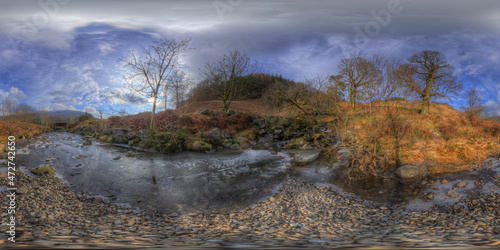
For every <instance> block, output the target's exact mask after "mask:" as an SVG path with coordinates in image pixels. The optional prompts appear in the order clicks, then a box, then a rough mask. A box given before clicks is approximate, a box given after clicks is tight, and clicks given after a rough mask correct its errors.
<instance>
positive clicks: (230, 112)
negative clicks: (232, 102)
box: [226, 109, 235, 116]
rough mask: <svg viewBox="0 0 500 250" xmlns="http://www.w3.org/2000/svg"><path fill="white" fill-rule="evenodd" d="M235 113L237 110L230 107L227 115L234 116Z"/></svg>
mask: <svg viewBox="0 0 500 250" xmlns="http://www.w3.org/2000/svg"><path fill="white" fill-rule="evenodd" d="M234 114H235V112H234V110H232V109H229V110H228V111H227V112H226V115H227V116H232V115H234Z"/></svg>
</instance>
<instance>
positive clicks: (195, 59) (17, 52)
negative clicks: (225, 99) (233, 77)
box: [0, 0, 500, 116]
mask: <svg viewBox="0 0 500 250" xmlns="http://www.w3.org/2000/svg"><path fill="white" fill-rule="evenodd" d="M162 36H163V37H167V38H174V39H191V41H190V43H189V47H190V48H192V49H191V50H189V51H187V52H186V53H185V54H184V55H183V56H182V58H181V62H182V65H181V68H182V70H185V71H186V72H189V75H190V76H191V78H192V79H193V80H194V81H195V82H196V81H199V80H201V76H200V73H199V71H200V68H203V66H204V64H205V63H206V62H209V61H213V60H215V59H217V58H219V57H220V56H222V55H223V54H226V53H227V52H228V51H229V50H233V49H239V50H243V51H245V52H246V53H247V54H248V55H250V56H251V57H252V58H254V59H256V60H258V61H259V62H261V63H262V65H263V66H262V71H263V72H265V73H274V74H281V75H283V76H284V77H286V78H290V79H293V80H296V81H303V80H305V79H306V78H311V77H314V76H316V75H318V74H319V75H327V76H329V75H335V74H337V65H338V63H339V62H340V60H342V59H343V58H346V57H349V53H350V52H353V51H361V52H363V53H364V54H365V55H367V56H370V55H373V54H385V55H393V56H397V57H401V58H408V57H410V56H411V55H413V54H415V53H417V52H420V51H422V50H437V51H440V52H441V53H443V54H444V55H445V56H446V59H447V60H448V62H449V63H450V64H451V65H453V66H454V67H455V75H456V76H457V77H458V79H459V80H460V81H461V82H463V85H464V87H478V89H479V90H480V93H481V94H482V95H483V96H484V101H485V105H486V106H487V108H488V110H489V111H490V114H494V115H500V104H499V103H500V2H499V1H498V0H475V1H469V0H338V1H331V0H322V1H314V0H296V1H291V0H289V1H285V0H277V1H267V0H261V1H250V0H197V1H189V0H178V1H159V0H158V1H154V0H143V1H132V0H122V1H117V0H101V1H84V0H37V1H31V0H0V100H2V99H5V98H8V99H11V100H14V101H15V102H18V103H27V104H29V105H31V106H33V107H35V108H37V109H40V110H81V111H87V112H89V113H92V114H94V115H96V116H98V113H97V110H98V109H100V110H104V111H105V112H107V113H108V114H111V113H112V112H111V111H109V107H110V106H111V107H113V109H115V110H119V109H122V108H124V109H126V111H127V112H129V113H135V112H140V111H148V110H150V105H149V104H146V105H144V104H141V105H139V104H130V103H125V102H124V101H123V100H121V99H119V98H117V97H116V96H115V95H114V94H113V93H114V91H117V90H119V89H121V88H123V76H124V75H123V74H124V73H123V67H122V65H121V64H120V63H119V61H118V60H119V59H120V58H122V57H124V56H127V55H128V54H129V53H130V51H131V50H137V49H139V48H140V46H141V45H143V46H146V45H148V44H150V43H151V41H153V40H155V39H158V38H160V37H162ZM462 103H463V99H461V98H460V97H458V98H456V99H455V100H454V101H453V102H452V103H451V104H452V105H453V106H455V107H459V106H460V105H461V104H462Z"/></svg>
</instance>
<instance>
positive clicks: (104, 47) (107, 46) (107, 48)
mask: <svg viewBox="0 0 500 250" xmlns="http://www.w3.org/2000/svg"><path fill="white" fill-rule="evenodd" d="M98 48H99V50H100V51H101V52H102V53H103V54H104V55H106V54H108V53H109V52H113V51H115V49H114V45H113V44H111V43H101V44H99V46H98Z"/></svg>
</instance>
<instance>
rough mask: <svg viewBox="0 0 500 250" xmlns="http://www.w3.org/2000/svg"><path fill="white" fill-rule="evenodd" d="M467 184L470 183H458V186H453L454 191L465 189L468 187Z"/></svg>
mask: <svg viewBox="0 0 500 250" xmlns="http://www.w3.org/2000/svg"><path fill="white" fill-rule="evenodd" d="M467 184H468V183H467V182H465V181H460V182H458V183H457V184H455V185H454V186H453V189H455V188H463V187H465V186H467Z"/></svg>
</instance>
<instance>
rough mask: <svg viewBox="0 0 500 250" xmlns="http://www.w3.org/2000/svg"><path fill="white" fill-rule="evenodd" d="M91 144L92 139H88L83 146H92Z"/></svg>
mask: <svg viewBox="0 0 500 250" xmlns="http://www.w3.org/2000/svg"><path fill="white" fill-rule="evenodd" d="M90 145H92V141H90V140H86V141H85V142H84V143H83V144H82V146H90Z"/></svg>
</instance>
